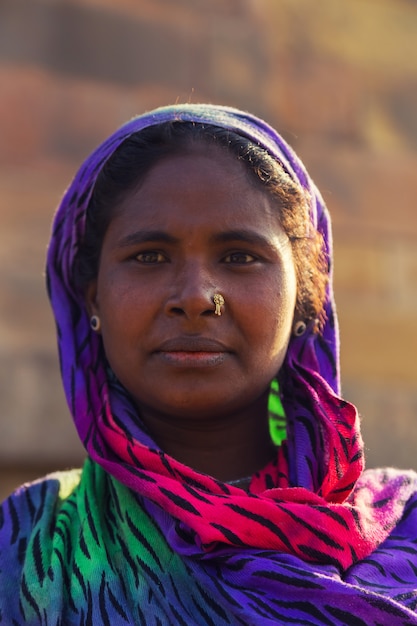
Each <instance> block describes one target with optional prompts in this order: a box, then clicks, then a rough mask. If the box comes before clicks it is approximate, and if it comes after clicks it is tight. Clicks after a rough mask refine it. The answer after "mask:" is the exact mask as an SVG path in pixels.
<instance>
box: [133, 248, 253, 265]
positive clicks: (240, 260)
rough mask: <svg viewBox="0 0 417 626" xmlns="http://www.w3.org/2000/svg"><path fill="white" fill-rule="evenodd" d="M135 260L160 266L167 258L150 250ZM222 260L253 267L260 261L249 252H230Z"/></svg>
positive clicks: (135, 257)
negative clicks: (252, 265) (253, 264)
mask: <svg viewBox="0 0 417 626" xmlns="http://www.w3.org/2000/svg"><path fill="white" fill-rule="evenodd" d="M149 257H150V258H149ZM134 259H135V260H136V261H138V262H139V263H143V264H144V265H159V264H160V263H163V262H164V261H166V260H167V257H166V256H165V255H164V254H163V253H162V252H159V251H157V250H148V251H146V252H140V253H139V254H135V256H134ZM233 259H234V260H233ZM248 259H249V260H248ZM222 260H223V261H224V262H225V263H226V264H233V265H251V264H252V263H255V262H256V261H258V258H257V257H256V256H254V255H253V254H250V253H249V252H230V253H229V254H227V255H226V256H224V257H223V259H222Z"/></svg>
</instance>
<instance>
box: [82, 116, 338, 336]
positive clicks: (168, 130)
mask: <svg viewBox="0 0 417 626" xmlns="http://www.w3.org/2000/svg"><path fill="white" fill-rule="evenodd" d="M201 143H204V144H206V145H209V146H210V145H211V146H215V147H217V148H218V149H222V150H227V151H228V153H229V154H230V155H231V157H232V158H236V159H237V160H239V161H240V162H241V163H242V164H244V166H245V169H246V172H247V175H248V180H249V181H250V182H252V184H254V185H256V186H257V187H258V188H260V189H262V190H264V191H265V192H266V193H268V194H270V195H271V196H272V197H273V198H274V199H276V200H277V202H276V206H277V210H278V211H279V217H280V223H281V225H282V227H283V229H284V230H285V232H286V234H287V236H288V237H289V239H290V241H291V245H292V251H293V257H294V262H295V268H296V274H297V303H296V311H295V315H296V318H298V319H300V320H304V321H305V322H306V323H307V322H310V321H313V320H314V321H315V326H316V328H317V329H318V328H319V327H320V325H321V323H322V322H323V315H324V312H323V306H324V301H325V291H326V284H327V280H328V268H327V264H326V261H325V254H324V250H323V240H322V237H321V235H320V234H319V233H318V232H317V231H315V230H314V229H312V228H311V224H310V219H309V205H308V197H307V194H306V192H305V191H303V190H302V188H301V186H300V185H299V184H298V183H296V182H294V181H293V180H292V178H291V176H290V175H289V174H288V173H287V172H286V171H285V170H284V168H283V166H282V165H281V164H280V163H279V162H278V161H277V160H276V159H275V158H273V157H272V156H271V155H270V154H269V153H268V152H267V151H266V150H265V149H264V148H262V147H260V146H259V145H257V144H255V143H254V142H253V141H252V140H250V139H249V138H246V137H244V136H242V135H239V134H237V133H235V132H233V131H230V130H227V129H224V128H221V127H217V126H213V125H210V124H203V123H197V122H181V121H174V122H165V123H163V124H159V125H155V126H150V127H148V128H145V129H143V130H141V131H140V132H137V133H135V134H133V135H132V136H131V137H129V138H128V139H126V140H125V141H124V142H123V143H122V144H121V145H120V146H119V148H118V149H117V150H116V151H115V152H114V153H113V155H112V156H111V157H110V159H109V160H108V161H107V162H106V164H105V165H104V167H103V168H102V170H101V171H100V173H99V175H98V177H97V180H96V183H95V186H94V190H93V193H92V196H91V199H90V202H89V205H88V208H87V218H86V230H85V237H84V240H83V241H82V242H80V246H79V250H78V253H77V255H76V259H75V263H74V274H73V277H74V281H75V283H76V285H77V286H78V287H79V288H80V289H82V290H84V289H85V288H86V287H87V285H88V284H89V283H90V282H91V281H92V280H94V279H95V278H96V277H97V273H98V268H99V262H100V253H101V247H102V242H103V238H104V235H105V233H106V230H107V228H108V226H109V224H110V221H111V219H112V218H113V216H114V214H115V210H116V207H117V205H118V204H119V203H120V202H121V200H122V199H123V198H124V197H125V196H126V195H127V194H129V193H130V192H131V191H133V190H134V189H135V188H136V187H137V186H138V185H139V184H140V183H141V182H142V181H143V179H144V178H145V176H146V174H147V173H148V172H149V171H150V170H151V169H152V167H153V166H155V165H156V164H157V163H158V162H159V161H160V160H162V159H163V158H166V157H168V156H173V155H176V154H184V153H185V152H187V151H189V150H190V148H192V147H193V146H200V145H201Z"/></svg>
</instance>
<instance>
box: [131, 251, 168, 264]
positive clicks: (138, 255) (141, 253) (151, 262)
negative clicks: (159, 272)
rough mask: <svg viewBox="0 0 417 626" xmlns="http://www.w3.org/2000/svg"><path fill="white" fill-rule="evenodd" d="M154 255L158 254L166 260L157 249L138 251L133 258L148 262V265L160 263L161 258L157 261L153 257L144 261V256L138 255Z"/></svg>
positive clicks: (140, 261)
mask: <svg viewBox="0 0 417 626" xmlns="http://www.w3.org/2000/svg"><path fill="white" fill-rule="evenodd" d="M155 256H159V257H161V258H162V259H163V260H164V261H165V260H166V257H165V256H164V255H163V254H162V252H158V251H157V250H148V251H146V252H140V253H139V254H136V255H135V259H136V261H139V263H144V264H149V265H158V264H159V263H161V260H159V261H157V260H156V259H154V260H153V261H149V260H148V261H145V260H144V258H142V259H141V258H140V257H155Z"/></svg>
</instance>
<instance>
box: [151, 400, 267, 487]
mask: <svg viewBox="0 0 417 626" xmlns="http://www.w3.org/2000/svg"><path fill="white" fill-rule="evenodd" d="M267 402H268V398H267V395H266V397H262V398H260V399H259V400H258V401H257V402H256V403H254V404H253V405H251V406H250V407H247V408H245V410H244V411H239V412H237V413H232V414H229V415H222V416H219V417H217V418H216V419H192V418H188V417H187V418H177V417H176V418H174V417H173V416H167V415H164V414H162V413H155V412H151V411H149V410H148V409H146V408H144V407H141V414H142V418H143V420H144V422H145V423H146V424H147V426H148V428H149V430H150V432H151V435H152V437H153V438H154V440H155V441H156V443H157V444H158V445H159V446H160V447H161V449H162V450H163V451H164V452H166V453H167V454H169V455H170V456H172V457H174V458H175V459H177V460H178V461H180V462H181V463H184V464H185V465H188V466H189V467H192V468H193V469H195V470H196V471H198V472H202V473H204V474H209V475H210V476H214V477H215V478H218V479H219V480H222V481H225V482H227V481H232V480H236V479H239V478H243V477H246V476H251V475H252V474H254V473H255V472H256V471H258V470H260V469H261V468H262V467H264V466H265V465H266V464H267V463H268V462H269V461H270V460H271V459H272V458H273V455H274V452H275V448H274V444H273V443H272V441H271V438H270V434H269V423H268V411H267Z"/></svg>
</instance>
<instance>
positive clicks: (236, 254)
mask: <svg viewBox="0 0 417 626" xmlns="http://www.w3.org/2000/svg"><path fill="white" fill-rule="evenodd" d="M232 257H240V258H242V257H246V260H245V261H242V260H239V261H238V260H235V261H234V263H236V264H237V265H250V264H251V263H254V262H255V261H257V260H258V259H257V258H256V257H255V256H254V255H253V254H250V253H249V252H231V253H230V254H228V255H227V256H225V257H224V261H225V262H226V263H233V261H231V260H230V261H227V259H231V258H232ZM248 257H250V261H248V260H247V258H248Z"/></svg>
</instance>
